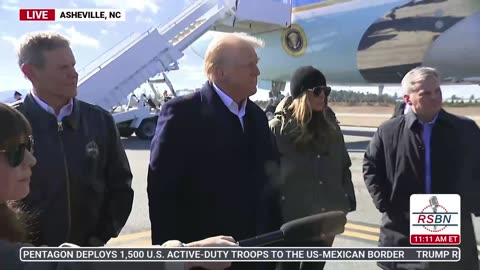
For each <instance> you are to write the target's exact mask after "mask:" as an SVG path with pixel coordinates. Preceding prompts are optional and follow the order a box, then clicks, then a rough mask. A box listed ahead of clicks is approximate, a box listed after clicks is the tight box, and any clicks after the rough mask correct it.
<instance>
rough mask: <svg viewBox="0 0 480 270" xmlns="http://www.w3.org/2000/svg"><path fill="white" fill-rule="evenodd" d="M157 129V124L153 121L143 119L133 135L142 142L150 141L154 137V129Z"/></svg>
mask: <svg viewBox="0 0 480 270" xmlns="http://www.w3.org/2000/svg"><path fill="white" fill-rule="evenodd" d="M156 128H157V122H156V121H154V120H153V119H145V120H143V121H142V123H141V124H140V126H139V127H138V128H137V130H135V134H136V135H137V137H138V138H140V139H142V140H151V139H152V138H153V136H154V135H155V129H156Z"/></svg>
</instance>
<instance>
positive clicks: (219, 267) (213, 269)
mask: <svg viewBox="0 0 480 270" xmlns="http://www.w3.org/2000/svg"><path fill="white" fill-rule="evenodd" d="M186 246H187V247H237V246H238V243H237V242H236V241H235V239H233V237H231V236H223V235H221V236H214V237H209V238H205V239H203V240H200V241H195V242H191V243H188V244H186ZM231 265H232V263H230V262H188V263H186V268H187V269H191V268H194V267H202V268H205V269H210V270H223V269H226V268H228V267H230V266H231Z"/></svg>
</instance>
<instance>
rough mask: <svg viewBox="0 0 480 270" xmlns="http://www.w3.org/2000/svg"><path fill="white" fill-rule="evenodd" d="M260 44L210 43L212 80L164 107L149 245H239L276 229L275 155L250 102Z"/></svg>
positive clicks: (154, 154) (152, 173) (154, 153)
mask: <svg viewBox="0 0 480 270" xmlns="http://www.w3.org/2000/svg"><path fill="white" fill-rule="evenodd" d="M261 45H262V44H261V43H260V41H257V40H255V39H253V38H251V39H250V37H244V36H242V35H237V34H227V35H224V36H221V37H220V38H218V39H216V40H214V41H212V43H211V45H210V47H209V49H208V50H207V53H206V57H205V71H206V73H207V75H208V78H209V81H208V82H207V83H206V84H205V86H204V87H203V88H202V89H201V90H200V91H199V92H195V93H193V94H190V95H186V96H181V97H178V98H176V99H173V100H172V101H170V102H168V103H166V104H165V105H163V107H162V110H161V112H160V115H159V118H158V124H157V130H156V134H155V136H154V138H153V140H152V145H151V158H150V167H149V172H148V198H149V209H150V220H151V228H152V243H153V244H159V243H162V242H164V241H166V240H168V239H179V240H181V241H193V240H194V239H199V238H204V237H207V236H209V235H217V234H221V235H222V234H223V235H231V236H232V237H234V238H235V239H236V240H242V239H245V238H249V237H253V236H256V235H259V234H262V233H266V232H269V231H272V230H277V229H278V228H279V226H280V222H281V217H280V214H279V213H280V209H279V205H278V201H276V200H275V199H273V197H272V196H273V195H271V194H273V191H272V188H271V186H270V182H269V181H270V179H269V175H270V173H273V169H274V168H275V166H277V165H278V164H276V163H278V156H275V154H274V152H275V151H274V150H273V149H274V147H273V140H272V137H271V134H270V130H269V128H268V123H267V118H266V116H265V113H264V112H263V111H262V109H261V108H259V107H258V106H257V105H255V103H253V102H252V101H250V100H249V99H248V97H249V96H251V95H253V94H255V92H256V84H257V76H258V75H259V70H258V68H257V62H258V58H257V54H256V52H255V47H256V46H261ZM200 221H201V222H200ZM232 267H233V269H236V267H240V268H241V269H252V268H249V267H247V266H245V265H240V266H238V265H235V263H234V264H233V266H232ZM242 267H246V268H242Z"/></svg>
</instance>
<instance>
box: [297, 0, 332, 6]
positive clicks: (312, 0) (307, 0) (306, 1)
mask: <svg viewBox="0 0 480 270" xmlns="http://www.w3.org/2000/svg"><path fill="white" fill-rule="evenodd" d="M326 1H327V0H293V2H292V6H293V7H294V8H296V7H300V6H306V5H311V4H316V3H321V2H326Z"/></svg>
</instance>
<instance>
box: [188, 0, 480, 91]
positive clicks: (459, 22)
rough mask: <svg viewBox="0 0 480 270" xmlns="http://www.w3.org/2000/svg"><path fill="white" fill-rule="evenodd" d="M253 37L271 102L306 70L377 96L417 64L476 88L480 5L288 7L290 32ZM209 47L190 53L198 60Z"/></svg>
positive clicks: (438, 0) (301, 1)
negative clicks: (374, 89) (372, 88)
mask: <svg viewBox="0 0 480 270" xmlns="http://www.w3.org/2000/svg"><path fill="white" fill-rule="evenodd" d="M279 1H280V0H279ZM212 30H213V31H218V30H220V31H221V29H215V28H213V29H212ZM254 36H256V37H258V38H260V39H262V40H263V41H264V42H265V47H264V48H262V49H259V50H258V51H257V54H258V56H259V57H260V62H259V69H260V72H261V74H260V76H259V83H258V87H259V88H261V89H267V90H271V91H272V93H273V95H274V96H277V95H278V94H279V93H281V91H283V90H284V88H285V85H286V82H287V81H289V80H290V76H291V74H293V72H294V71H295V69H297V68H298V67H299V66H304V65H312V66H315V67H316V68H318V69H319V70H321V71H322V72H323V73H324V74H325V76H326V78H327V81H328V83H329V84H334V85H348V86H363V85H378V87H379V94H382V91H383V88H384V86H385V85H391V84H395V85H398V84H399V83H400V82H401V79H402V77H403V76H404V75H405V74H406V73H407V72H408V71H409V70H410V69H412V68H414V67H416V66H420V65H425V66H431V67H435V68H437V70H438V71H439V72H440V74H441V75H442V78H444V79H445V81H444V83H454V84H458V83H462V84H468V83H479V82H480V80H479V79H480V0H293V1H292V15H291V25H290V26H289V27H288V28H286V29H281V30H275V31H269V32H264V33H256V34H254ZM209 41H210V40H208V39H203V40H199V41H197V42H195V43H193V44H192V45H191V46H190V49H191V50H192V51H193V52H194V53H195V54H197V55H198V56H200V57H202V59H203V56H204V55H205V51H206V48H207V46H208V43H209ZM267 59H268V60H267Z"/></svg>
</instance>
